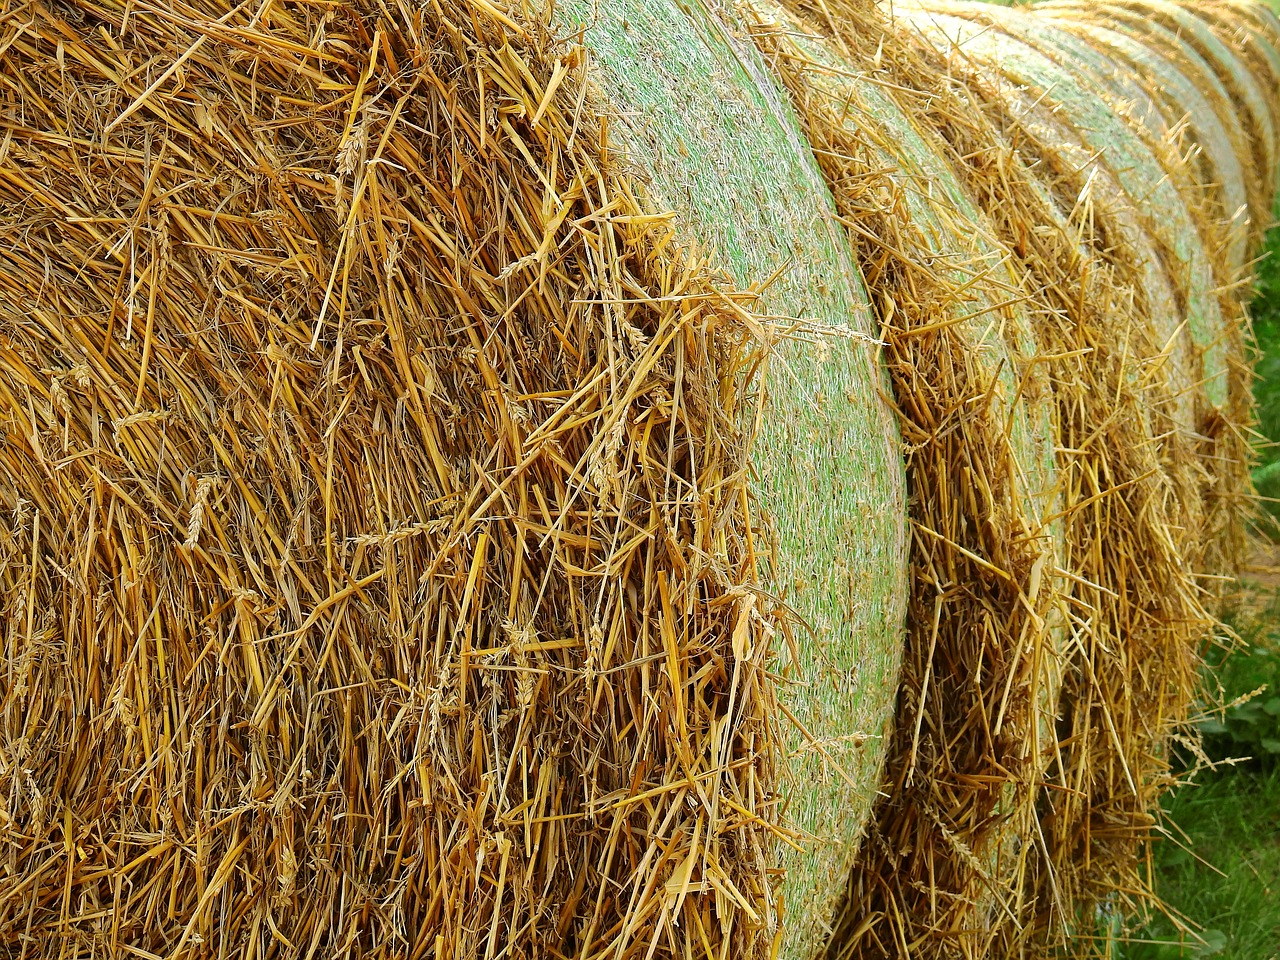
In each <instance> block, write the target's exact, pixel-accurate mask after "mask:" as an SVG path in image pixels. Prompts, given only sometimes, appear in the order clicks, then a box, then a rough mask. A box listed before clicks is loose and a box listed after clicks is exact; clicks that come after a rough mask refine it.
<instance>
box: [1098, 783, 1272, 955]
mask: <svg viewBox="0 0 1280 960" xmlns="http://www.w3.org/2000/svg"><path fill="white" fill-rule="evenodd" d="M1166 811H1167V813H1168V815H1169V818H1170V820H1171V821H1173V822H1174V823H1176V824H1178V826H1179V827H1181V829H1182V830H1183V831H1185V837H1178V838H1177V840H1176V841H1173V840H1170V841H1165V842H1164V843H1163V844H1162V845H1161V848H1160V849H1159V852H1158V864H1159V871H1160V874H1159V876H1160V890H1161V892H1162V894H1163V895H1164V898H1165V900H1166V902H1167V903H1168V904H1169V905H1170V906H1171V907H1173V908H1174V909H1175V910H1176V911H1178V913H1180V914H1181V915H1182V917H1183V918H1185V926H1186V927H1189V928H1190V929H1191V931H1192V932H1180V931H1179V930H1178V929H1177V927H1176V926H1175V922H1174V921H1173V920H1171V919H1169V918H1164V917H1161V918H1159V919H1157V920H1154V921H1152V922H1151V923H1150V924H1149V925H1148V926H1147V928H1146V929H1145V930H1143V931H1141V933H1139V934H1135V941H1131V942H1130V943H1128V944H1125V945H1124V947H1123V956H1124V957H1125V960H1175V958H1182V957H1188V958H1189V957H1197V958H1198V957H1217V958H1220V960H1276V958H1280V834H1277V831H1276V824H1277V822H1278V821H1280V766H1276V765H1274V764H1273V765H1272V766H1271V769H1270V770H1269V771H1236V772H1231V773H1225V774H1224V773H1219V774H1217V775H1215V776H1211V777H1208V778H1206V779H1204V781H1203V782H1202V783H1201V784H1199V785H1198V786H1190V787H1183V788H1181V789H1180V790H1178V791H1177V793H1176V794H1174V795H1173V796H1172V797H1171V798H1170V799H1169V801H1168V803H1167V804H1166ZM1138 939H1141V940H1145V941H1148V942H1136V940H1138Z"/></svg>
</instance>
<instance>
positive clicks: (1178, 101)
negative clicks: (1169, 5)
mask: <svg viewBox="0 0 1280 960" xmlns="http://www.w3.org/2000/svg"><path fill="white" fill-rule="evenodd" d="M1055 11H1058V12H1060V13H1063V14H1067V15H1070V16H1072V17H1073V18H1074V19H1078V20H1080V21H1083V22H1087V23H1094V24H1097V25H1099V26H1101V27H1103V28H1104V29H1105V30H1107V31H1108V32H1109V33H1111V34H1112V35H1113V36H1112V37H1111V38H1110V39H1111V40H1112V48H1113V49H1115V50H1117V51H1122V53H1121V55H1122V56H1123V57H1125V58H1127V59H1128V61H1129V62H1130V63H1132V64H1133V68H1134V71H1135V74H1136V76H1137V77H1138V79H1139V80H1140V81H1142V82H1145V83H1147V84H1148V85H1149V87H1150V89H1151V90H1152V91H1153V96H1155V97H1156V99H1157V102H1159V103H1161V104H1162V105H1163V106H1164V108H1165V111H1166V115H1167V117H1168V120H1169V123H1170V125H1171V126H1174V125H1176V124H1178V123H1181V122H1183V121H1185V122H1186V125H1187V133H1188V137H1189V141H1190V143H1191V144H1193V145H1194V146H1195V147H1198V148H1199V153H1200V154H1201V156H1202V157H1203V160H1204V162H1205V164H1206V168H1205V171H1204V173H1203V175H1202V176H1201V180H1202V182H1203V183H1205V184H1206V185H1208V187H1209V189H1210V195H1211V196H1212V197H1213V198H1214V201H1215V203H1216V204H1217V205H1218V209H1219V215H1220V216H1221V218H1222V219H1223V221H1224V222H1225V223H1227V224H1229V227H1228V230H1229V233H1230V243H1231V247H1230V254H1229V262H1230V266H1231V268H1232V269H1233V270H1234V271H1235V272H1236V275H1237V276H1238V275H1239V273H1240V272H1241V271H1242V270H1243V269H1244V267H1245V263H1246V261H1247V259H1248V256H1249V249H1250V247H1251V246H1256V245H1257V243H1258V242H1259V241H1260V239H1261V232H1259V231H1257V229H1256V227H1255V226H1254V224H1256V223H1258V222H1259V221H1261V222H1263V223H1265V222H1266V221H1267V218H1268V217H1269V215H1270V203H1269V201H1268V185H1267V184H1265V183H1264V181H1263V180H1262V178H1261V177H1260V176H1255V175H1254V174H1253V170H1254V168H1255V166H1256V164H1255V163H1254V160H1253V158H1254V156H1255V155H1257V156H1261V155H1263V154H1264V152H1265V151H1266V150H1268V149H1270V148H1269V147H1266V146H1263V144H1262V143H1261V142H1260V141H1259V140H1258V139H1257V138H1256V137H1254V136H1250V135H1249V133H1248V132H1247V131H1246V129H1245V125H1244V123H1243V117H1242V114H1243V111H1242V110H1241V108H1240V107H1239V106H1237V105H1235V104H1234V103H1233V101H1232V97H1231V94H1230V92H1229V91H1228V89H1227V87H1226V86H1225V85H1224V83H1223V82H1222V81H1221V80H1220V79H1219V77H1218V75H1217V73H1216V72H1215V71H1214V69H1213V68H1212V67H1211V66H1210V64H1209V63H1208V62H1207V61H1206V59H1205V58H1204V57H1202V56H1201V55H1200V53H1199V52H1198V51H1197V49H1196V47H1195V46H1193V44H1192V43H1191V42H1190V41H1189V40H1187V39H1186V37H1187V34H1186V32H1185V31H1184V30H1183V29H1182V28H1180V27H1175V28H1174V29H1166V28H1165V26H1163V25H1162V24H1161V22H1159V21H1158V20H1157V19H1156V18H1155V17H1154V14H1153V15H1148V14H1146V13H1144V12H1142V11H1141V8H1140V7H1139V6H1137V5H1135V6H1134V7H1132V8H1131V7H1126V6H1121V5H1115V6H1108V5H1106V4H1097V5H1081V4H1078V3H1076V2H1075V0H1061V2H1055V3H1054V4H1052V5H1051V6H1050V7H1049V9H1048V10H1046V11H1045V12H1046V13H1053V12H1055ZM1175 29H1176V31H1177V32H1175ZM1114 34H1120V35H1123V36H1124V37H1128V38H1130V40H1131V41H1132V42H1130V43H1124V42H1121V43H1120V44H1118V45H1117V44H1116V43H1115V42H1114Z"/></svg>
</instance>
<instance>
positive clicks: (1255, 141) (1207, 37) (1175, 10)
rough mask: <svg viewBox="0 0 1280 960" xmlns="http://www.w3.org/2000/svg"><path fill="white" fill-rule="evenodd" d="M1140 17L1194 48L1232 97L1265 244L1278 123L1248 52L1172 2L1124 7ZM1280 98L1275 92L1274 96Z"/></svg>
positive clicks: (1253, 222) (1150, 0) (1255, 235)
mask: <svg viewBox="0 0 1280 960" xmlns="http://www.w3.org/2000/svg"><path fill="white" fill-rule="evenodd" d="M1113 6H1124V7H1126V8H1128V9H1131V10H1133V11H1134V12H1135V13H1137V14H1141V15H1143V16H1148V17H1151V18H1152V19H1154V20H1156V21H1158V22H1160V23H1162V24H1163V25H1164V26H1166V27H1167V28H1168V29H1170V30H1172V31H1174V32H1175V33H1177V35H1178V36H1179V37H1180V38H1181V39H1183V40H1184V41H1185V42H1186V43H1188V44H1189V45H1190V46H1191V47H1192V48H1193V49H1194V50H1195V52H1196V53H1197V54H1199V56H1200V57H1201V58H1202V59H1203V60H1204V62H1205V63H1206V64H1208V66H1209V67H1210V68H1211V69H1212V70H1213V73H1214V75H1215V76H1216V77H1217V79H1218V80H1219V81H1220V82H1221V84H1222V86H1223V88H1224V89H1225V91H1226V92H1227V94H1228V96H1229V97H1230V105H1231V107H1232V113H1233V114H1234V115H1235V116H1237V117H1238V118H1239V119H1240V121H1241V124H1242V125H1243V127H1244V133H1245V138H1246V140H1245V149H1244V152H1243V153H1242V155H1241V156H1240V161H1241V163H1242V164H1244V167H1245V173H1246V178H1247V183H1248V187H1249V208H1250V227H1251V231H1250V236H1251V239H1252V240H1253V242H1254V243H1255V244H1260V243H1261V239H1262V234H1263V233H1265V232H1266V229H1267V227H1268V226H1269V225H1270V222H1271V199H1272V195H1273V194H1274V192H1275V187H1274V185H1275V180H1276V164H1277V160H1278V159H1280V158H1278V157H1277V143H1278V142H1280V139H1278V138H1277V129H1278V128H1277V120H1276V117H1275V116H1273V111H1272V108H1271V106H1269V105H1268V103H1267V96H1266V94H1265V93H1264V92H1263V88H1262V86H1261V84H1260V82H1259V78H1258V77H1255V75H1254V72H1253V70H1252V69H1251V68H1250V66H1249V64H1248V62H1247V58H1246V56H1245V54H1244V52H1243V51H1242V50H1239V49H1232V48H1231V47H1230V46H1228V45H1227V44H1226V43H1224V42H1223V41H1222V39H1220V38H1219V37H1218V36H1217V35H1216V34H1215V33H1214V32H1213V29H1212V27H1211V24H1210V22H1206V21H1205V20H1204V19H1202V18H1201V16H1199V15H1197V14H1196V13H1194V12H1192V11H1189V10H1186V9H1183V8H1182V7H1180V6H1179V5H1177V4H1176V3H1173V2H1171V0H1141V3H1137V2H1127V3H1126V2H1122V3H1118V4H1113ZM1276 95H1277V94H1276V92H1275V91H1273V92H1272V96H1273V97H1275V96H1276Z"/></svg>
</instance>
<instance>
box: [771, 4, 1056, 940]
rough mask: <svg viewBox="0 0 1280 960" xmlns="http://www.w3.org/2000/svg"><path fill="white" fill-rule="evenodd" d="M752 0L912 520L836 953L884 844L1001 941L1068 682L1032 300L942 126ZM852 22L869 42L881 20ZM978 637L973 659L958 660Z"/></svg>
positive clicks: (960, 913)
mask: <svg viewBox="0 0 1280 960" xmlns="http://www.w3.org/2000/svg"><path fill="white" fill-rule="evenodd" d="M757 11H758V13H759V17H760V19H759V22H758V23H757V24H756V25H755V26H754V27H753V31H752V32H753V35H754V36H755V38H756V42H757V44H759V45H760V46H761V48H762V49H764V50H765V51H766V52H767V54H768V57H769V62H770V64H771V65H772V66H773V67H774V69H775V70H776V71H777V72H778V74H779V75H780V76H781V77H782V78H783V81H784V83H785V85H786V86H787V87H788V89H790V91H791V94H792V97H793V100H794V101H795V103H796V105H797V109H798V112H799V113H800V115H801V116H802V117H803V118H804V119H805V122H806V132H807V134H808V137H809V140H810V142H811V143H812V144H813V147H814V150H815V153H816V155H817V156H818V158H819V162H820V163H821V165H822V167H823V170H824V172H825V174H826V176H827V179H828V183H829V184H830V185H831V188H832V191H833V193H834V195H835V198H836V205H837V209H838V210H839V211H840V213H841V215H842V217H843V218H844V220H845V222H846V223H847V224H848V225H849V226H850V240H851V242H852V244H853V248H854V250H855V251H856V253H857V257H858V260H859V262H860V263H861V264H862V265H863V269H864V272H865V273H866V276H867V278H868V283H869V285H870V287H871V289H872V290H873V291H875V295H876V298H875V301H874V302H875V303H876V305H877V306H878V308H879V310H880V316H881V321H882V331H883V332H882V336H883V337H884V339H885V340H886V342H887V347H886V361H887V364H888V367H889V371H890V374H891V376H892V378H893V381H894V387H895V395H896V398H897V405H898V408H899V410H900V411H901V415H902V422H903V431H904V440H905V442H906V443H907V445H908V450H909V453H908V457H907V465H908V475H909V477H910V478H911V513H910V516H911V520H912V524H913V527H914V529H915V530H916V536H915V541H916V547H915V550H914V552H913V566H914V578H913V582H914V586H913V591H912V600H911V605H910V608H909V616H908V622H909V624H910V625H911V633H910V636H909V639H908V651H909V652H908V657H907V661H906V663H905V665H904V681H903V686H902V691H901V694H900V701H899V713H898V718H897V730H896V731H895V736H894V741H893V748H892V749H893V750H894V757H893V759H894V761H895V762H894V764H893V766H892V768H891V773H890V776H889V777H888V778H887V780H886V783H885V785H884V787H883V793H884V795H885V797H886V800H884V801H882V803H881V804H880V805H879V808H878V810H877V822H876V828H875V833H874V834H873V835H872V837H871V838H870V840H869V842H868V845H867V846H868V847H869V848H870V849H865V848H864V852H863V855H862V858H861V860H860V862H859V865H858V868H857V870H856V872H855V874H854V875H853V876H852V877H851V878H850V895H849V896H848V897H847V898H846V900H845V902H844V904H843V905H842V909H841V911H840V913H839V914H837V915H836V916H835V918H834V919H833V921H832V922H833V933H832V938H831V940H830V942H828V943H827V944H826V952H827V953H828V954H835V953H838V952H839V951H840V950H842V949H844V948H846V947H847V946H848V945H849V944H848V938H849V934H850V931H852V930H855V929H857V928H859V927H860V926H861V925H862V924H863V923H864V921H865V920H866V919H867V917H868V915H869V914H870V913H873V912H875V911H876V909H877V908H876V907H875V906H873V905H871V904H869V903H867V902H866V901H865V900H864V898H862V897H860V896H859V895H858V893H857V891H858V890H859V888H860V887H861V885H862V884H863V883H864V881H865V872H866V869H867V868H866V861H867V859H868V857H872V858H874V857H876V856H878V853H873V852H871V851H872V850H877V849H878V848H879V847H881V846H883V845H884V844H886V843H888V844H890V845H892V847H893V848H894V849H895V850H901V851H904V852H903V853H902V856H901V859H900V862H899V863H898V869H899V871H900V873H901V876H902V877H903V880H904V882H910V878H914V877H925V876H928V877H929V878H930V883H931V885H932V887H933V890H934V894H935V895H934V896H933V897H932V902H933V910H932V911H931V913H930V915H929V916H928V917H927V918H925V917H921V918H920V922H921V923H928V924H936V925H938V926H941V927H944V928H956V927H965V926H975V925H977V926H986V927H989V928H990V932H991V933H992V935H993V940H994V935H995V933H996V932H998V931H1000V930H1002V928H1003V925H1002V924H1001V923H1000V922H998V920H996V921H995V922H993V918H1000V917H1002V916H1003V915H1004V914H1005V911H1006V910H1007V909H1008V904H1010V903H1013V902H1015V901H1016V900H1017V896H1018V894H1017V891H1016V887H1017V886H1018V883H1019V879H1018V878H1020V877H1021V876H1023V875H1024V874H1025V872H1026V871H1027V858H1028V855H1029V853H1030V851H1031V848H1030V847H1029V846H1028V845H1027V844H1026V843H1025V840H1026V838H1027V837H1028V836H1029V835H1030V834H1031V833H1032V831H1033V829H1034V827H1033V826H1032V824H1033V821H1034V808H1035V804H1036V800H1037V798H1038V796H1039V786H1040V783H1041V782H1042V779H1043V776H1044V772H1045V770H1046V769H1047V767H1048V766H1049V764H1050V762H1051V759H1052V757H1053V756H1054V749H1053V748H1054V745H1055V744H1056V738H1055V737H1054V734H1053V717H1054V716H1055V715H1056V713H1057V695H1058V689H1059V688H1060V685H1061V680H1062V678H1061V674H1060V673H1059V670H1058V667H1059V665H1060V663H1061V661H1062V654H1061V646H1062V643H1063V641H1064V636H1063V624H1064V617H1063V612H1062V611H1061V610H1060V609H1059V603H1060V598H1059V593H1058V580H1057V579H1056V578H1055V576H1054V574H1053V571H1055V570H1057V569H1058V568H1059V566H1060V564H1061V563H1062V562H1063V560H1064V556H1063V554H1064V550H1065V544H1064V541H1063V531H1062V525H1061V523H1059V522H1055V521H1054V520H1053V519H1052V518H1053V517H1055V516H1058V515H1060V512H1061V511H1060V502H1059V491H1060V489H1061V483H1060V480H1059V478H1058V476H1057V464H1056V449H1055V443H1054V441H1053V438H1054V437H1055V436H1056V435H1057V431H1056V425H1055V423H1054V417H1055V414H1056V409H1055V407H1054V404H1053V395H1052V391H1051V389H1050V386H1049V383H1048V379H1047V378H1046V376H1045V372H1044V369H1043V368H1042V367H1041V365H1040V364H1039V362H1038V357H1039V353H1040V351H1039V347H1038V345H1037V343H1036V340H1035V333H1034V330H1033V325H1032V320H1031V312H1030V310H1031V307H1030V304H1031V303H1032V302H1033V301H1031V300H1030V299H1029V298H1028V297H1027V296H1026V295H1025V294H1024V293H1023V292H1022V289H1023V288H1022V277H1021V276H1020V275H1019V274H1018V273H1017V272H1015V271H1014V270H1013V269H1012V262H1013V257H1012V256H1011V254H1010V252H1009V251H1008V250H1007V249H1004V248H1003V246H1002V245H1001V244H1000V243H999V242H998V241H997V240H995V239H994V237H993V235H992V232H991V229H990V226H989V225H988V224H986V222H985V218H984V217H983V215H982V214H981V213H980V212H979V211H978V210H977V209H976V208H975V206H974V204H973V202H972V200H971V199H970V198H969V197H968V196H967V193H966V190H965V189H964V188H963V187H962V186H961V185H960V183H959V182H958V180H957V179H956V177H955V174H954V173H953V172H952V170H951V168H950V167H949V165H948V163H947V162H946V161H945V160H944V159H943V152H944V148H943V147H942V145H941V143H940V142H938V141H937V139H936V134H934V133H933V132H932V131H929V130H927V129H925V128H924V127H923V126H920V125H917V124H915V123H913V122H912V121H911V120H910V119H909V117H908V116H907V115H906V114H905V113H904V111H903V110H902V109H901V108H900V107H899V106H898V104H897V103H895V102H894V101H893V100H892V99H890V98H889V97H888V96H887V94H886V93H885V92H884V90H883V88H882V87H881V85H880V83H879V82H878V80H877V79H872V78H868V79H863V77H862V75H861V73H860V71H859V70H858V68H857V64H859V63H861V62H864V61H863V60H861V59H860V58H859V57H857V56H854V55H851V54H850V53H849V52H848V51H846V50H842V49H841V45H840V44H839V43H837V42H835V41H827V40H824V39H822V38H821V37H820V36H818V34H817V30H816V27H815V26H814V25H813V24H812V23H811V22H805V21H803V20H800V19H797V18H795V17H793V16H790V15H788V14H787V13H785V12H784V11H782V10H780V9H778V8H777V7H773V6H765V5H763V4H757ZM832 13H833V14H837V11H835V10H833V11H832ZM837 15H838V16H839V17H840V18H841V20H842V21H844V19H845V17H846V16H847V14H846V13H845V11H843V10H840V11H838V14H837ZM859 33H860V34H861V40H860V43H862V44H867V43H872V44H875V43H876V41H877V39H878V38H877V36H876V35H877V33H880V31H876V30H874V28H871V27H870V26H869V25H868V27H867V28H864V29H860V30H859ZM868 52H869V51H868ZM961 583H962V584H964V588H963V589H956V586H957V585H958V584H961ZM984 651H1000V652H999V653H991V654H990V655H989V656H988V655H986V654H984ZM984 657H986V658H987V659H988V660H989V664H988V665H987V666H986V667H985V668H984V669H982V670H980V671H977V672H976V673H974V672H970V671H968V670H965V669H958V665H959V664H976V663H981V662H983V660H984ZM958 848H965V849H967V850H969V851H970V854H969V856H968V857H960V856H957V854H956V851H957V849H958Z"/></svg>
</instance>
